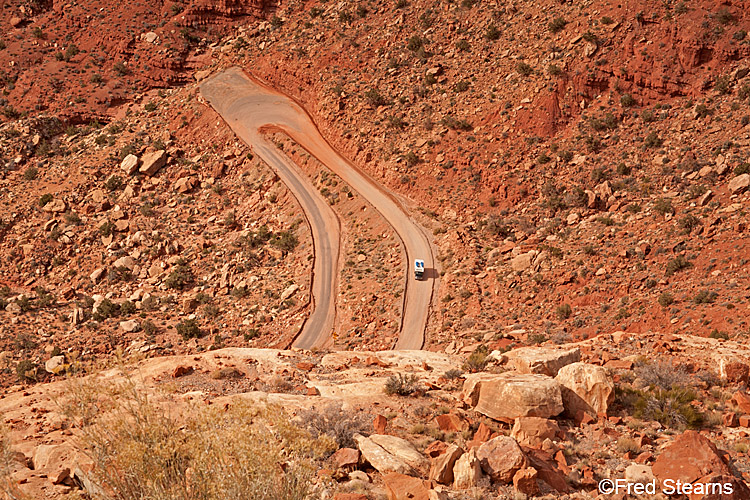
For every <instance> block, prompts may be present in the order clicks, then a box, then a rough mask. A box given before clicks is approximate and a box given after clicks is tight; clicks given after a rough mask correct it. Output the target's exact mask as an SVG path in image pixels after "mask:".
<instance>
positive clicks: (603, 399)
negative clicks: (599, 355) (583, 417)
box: [555, 362, 615, 415]
mask: <svg viewBox="0 0 750 500" xmlns="http://www.w3.org/2000/svg"><path fill="white" fill-rule="evenodd" d="M555 380H557V382H558V383H559V384H560V387H561V390H562V397H563V402H564V404H565V409H566V410H567V411H568V412H569V413H570V414H571V415H575V414H576V413H577V412H578V411H585V412H587V413H591V414H594V415H598V414H604V415H606V413H607V409H608V407H609V405H610V404H611V403H612V401H613V400H614V397H615V384H614V382H613V381H612V377H610V376H609V374H608V373H607V370H606V369H604V368H602V367H601V366H596V365H591V364H588V363H580V362H579V363H573V364H570V365H567V366H564V367H563V368H561V369H560V371H559V372H558V373H557V376H556V377H555Z"/></svg>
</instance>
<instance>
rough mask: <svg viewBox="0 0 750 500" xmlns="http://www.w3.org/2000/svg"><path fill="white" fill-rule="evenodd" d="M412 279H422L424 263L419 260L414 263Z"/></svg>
mask: <svg viewBox="0 0 750 500" xmlns="http://www.w3.org/2000/svg"><path fill="white" fill-rule="evenodd" d="M414 277H415V278H416V279H418V280H421V279H422V278H424V261H423V260H421V259H417V260H415V261H414Z"/></svg>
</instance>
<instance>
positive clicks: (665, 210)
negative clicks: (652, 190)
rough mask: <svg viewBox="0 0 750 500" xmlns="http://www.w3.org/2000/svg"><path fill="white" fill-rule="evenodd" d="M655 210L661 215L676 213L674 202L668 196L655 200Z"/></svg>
mask: <svg viewBox="0 0 750 500" xmlns="http://www.w3.org/2000/svg"><path fill="white" fill-rule="evenodd" d="M654 212H656V213H657V214H659V215H666V214H674V207H672V202H671V201H670V200H668V199H666V198H659V199H658V200H656V201H655V202H654Z"/></svg>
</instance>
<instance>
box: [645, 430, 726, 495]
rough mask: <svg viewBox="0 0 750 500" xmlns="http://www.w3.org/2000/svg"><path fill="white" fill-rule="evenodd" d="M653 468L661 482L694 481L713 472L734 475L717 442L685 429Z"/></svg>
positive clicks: (660, 456) (665, 449)
mask: <svg viewBox="0 0 750 500" xmlns="http://www.w3.org/2000/svg"><path fill="white" fill-rule="evenodd" d="M652 471H653V473H654V476H656V478H657V479H658V480H659V481H661V482H662V483H664V481H665V480H666V479H670V480H672V481H677V480H680V481H681V482H683V483H694V482H695V481H697V480H698V479H700V478H702V477H704V476H707V475H710V474H720V475H727V476H731V475H732V473H731V471H730V469H729V466H728V465H727V464H726V462H725V461H724V459H723V458H722V456H721V454H720V453H719V450H717V449H716V446H714V444H713V443H712V442H711V441H709V440H708V439H707V438H706V437H704V436H703V435H702V434H701V433H699V432H697V431H685V432H684V433H682V434H681V435H680V436H678V437H677V438H676V439H675V440H674V441H673V442H672V443H671V444H670V445H669V446H667V447H666V448H664V450H663V451H662V452H661V454H660V455H659V456H658V457H657V458H656V461H655V462H654V465H653V467H652Z"/></svg>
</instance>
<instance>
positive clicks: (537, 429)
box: [510, 417, 562, 448]
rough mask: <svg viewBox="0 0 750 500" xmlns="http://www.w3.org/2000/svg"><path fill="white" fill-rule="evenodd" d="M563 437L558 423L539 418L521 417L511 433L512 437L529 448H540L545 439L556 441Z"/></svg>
mask: <svg viewBox="0 0 750 500" xmlns="http://www.w3.org/2000/svg"><path fill="white" fill-rule="evenodd" d="M561 435H562V431H560V426H558V425H557V422H555V421H554V420H548V419H546V418H539V417H519V418H517V419H516V421H515V423H514V424H513V429H512V430H511V431H510V437H512V438H513V439H515V440H516V441H517V442H518V444H519V445H521V446H525V447H527V448H539V447H541V446H542V443H543V442H544V440H545V439H555V438H556V437H560V436H561Z"/></svg>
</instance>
